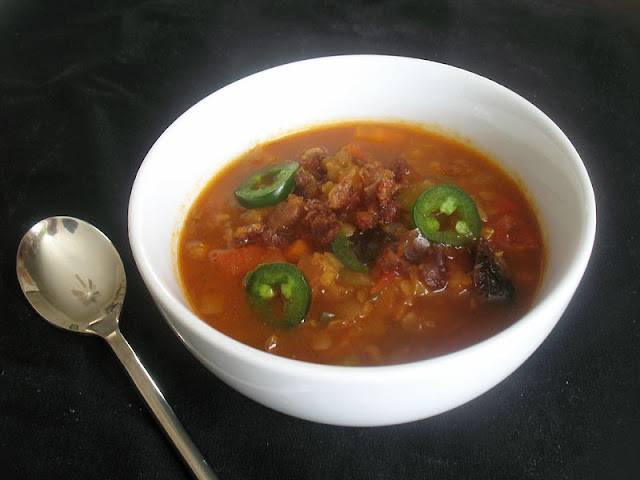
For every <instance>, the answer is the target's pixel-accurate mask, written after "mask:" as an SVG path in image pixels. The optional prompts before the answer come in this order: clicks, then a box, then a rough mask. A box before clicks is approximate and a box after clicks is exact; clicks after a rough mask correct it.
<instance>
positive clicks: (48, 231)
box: [17, 217, 217, 479]
mask: <svg viewBox="0 0 640 480" xmlns="http://www.w3.org/2000/svg"><path fill="white" fill-rule="evenodd" d="M17 273H18V281H19V282H20V287H21V288H22V291H23V292H24V294H25V296H26V297H27V300H29V302H30V303H31V305H32V306H33V308H35V309H36V311H37V312H38V313H39V314H40V315H42V317H43V318H44V319H45V320H47V321H48V322H50V323H52V324H53V325H55V326H57V327H60V328H63V329H66V330H70V331H72V332H79V333H90V334H94V335H99V336H100V337H102V338H104V339H105V340H106V341H107V343H108V344H109V345H110V346H111V348H113V351H114V352H115V353H116V355H117V356H118V358H119V359H120V361H121V362H122V364H123V365H124V367H125V368H126V370H127V372H129V375H130V376H131V378H132V379H133V382H134V383H135V384H136V386H137V387H138V390H140V393H141V394H142V396H143V397H144V399H145V400H146V401H147V404H148V405H149V407H150V408H151V410H152V411H153V413H154V414H155V415H156V417H157V419H158V421H159V422H160V424H161V425H162V426H163V428H164V429H165V432H166V433H167V435H168V436H169V438H170V439H171V440H172V441H173V443H174V445H175V447H176V448H177V449H178V451H179V452H180V453H181V454H182V456H183V458H184V460H185V461H186V463H187V464H188V465H189V467H190V468H191V470H192V471H193V473H194V475H195V476H196V478H198V479H215V478H217V477H216V475H215V473H213V471H212V470H211V468H210V467H209V465H208V464H207V462H206V460H205V459H204V457H203V456H202V454H201V453H200V452H199V451H198V448H197V447H196V446H195V444H194V443H193V441H192V440H191V438H189V435H188V434H187V432H186V431H185V430H184V428H183V427H182V425H181V424H180V421H179V420H178V418H177V417H176V415H175V413H173V410H172V409H171V407H170V406H169V404H168V403H167V401H166V400H165V398H164V396H163V395H162V392H160V390H159V389H158V386H157V385H156V384H155V382H154V381H153V379H152V378H151V376H150V375H149V374H148V373H147V371H146V370H145V368H144V367H143V366H142V364H141V363H140V360H138V357H137V356H136V354H135V352H134V351H133V350H132V348H131V346H130V345H129V344H128V343H127V341H126V340H125V339H124V337H123V336H122V334H121V333H120V329H119V328H118V319H119V315H120V310H121V309H122V303H123V301H124V294H125V289H126V283H127V282H126V278H125V273H124V266H123V265H122V260H121V259H120V255H118V252H117V251H116V249H115V247H114V246H113V244H112V243H111V242H110V241H109V239H108V238H107V237H106V236H105V235H104V234H103V233H102V232H101V231H100V230H98V229H97V228H95V227H94V226H93V225H91V224H89V223H87V222H84V221H82V220H78V219H76V218H72V217H51V218H47V219H45V220H42V221H40V222H38V223H36V224H35V225H34V226H33V227H31V229H30V230H29V231H28V232H27V233H26V234H25V235H24V237H23V238H22V241H21V242H20V246H19V247H18V257H17Z"/></svg>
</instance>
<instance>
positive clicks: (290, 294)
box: [244, 262, 311, 328]
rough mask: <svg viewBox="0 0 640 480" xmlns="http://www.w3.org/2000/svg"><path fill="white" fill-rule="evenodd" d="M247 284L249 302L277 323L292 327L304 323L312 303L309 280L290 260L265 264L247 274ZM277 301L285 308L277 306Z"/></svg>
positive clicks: (281, 325)
mask: <svg viewBox="0 0 640 480" xmlns="http://www.w3.org/2000/svg"><path fill="white" fill-rule="evenodd" d="M244 283H245V288H246V291H247V294H248V295H249V299H250V301H251V302H252V303H253V304H254V305H255V307H256V309H257V310H258V311H259V312H260V314H261V315H262V317H263V319H264V320H265V321H266V322H268V323H270V324H272V325H274V326H277V327H283V328H289V327H293V326H295V325H297V324H299V323H301V322H302V321H303V320H304V317H305V316H306V315H307V312H308V311H309V307H310V306H311V287H310V286H309V282H307V279H306V278H305V276H304V275H303V274H302V272H301V271H300V270H298V269H297V268H296V267H294V266H293V265H291V264H290V263H284V262H274V263H263V264H262V265H259V266H258V267H257V268H256V269H255V270H253V271H251V272H249V273H247V275H246V276H245V277H244ZM278 302H281V303H282V302H283V303H284V308H274V307H277V306H278V305H277V304H278ZM274 304H276V305H274Z"/></svg>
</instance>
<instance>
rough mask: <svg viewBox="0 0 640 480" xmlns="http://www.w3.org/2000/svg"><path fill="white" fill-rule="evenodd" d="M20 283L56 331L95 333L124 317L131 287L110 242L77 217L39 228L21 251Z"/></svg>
mask: <svg viewBox="0 0 640 480" xmlns="http://www.w3.org/2000/svg"><path fill="white" fill-rule="evenodd" d="M17 273H18V281H19V282H20V286H21V287H22V291H23V292H24V294H25V296H26V297H27V299H28V300H29V302H30V303H31V305H33V307H34V308H35V309H36V311H37V312H38V313H39V314H40V315H41V316H42V317H44V318H45V319H46V320H48V321H49V322H50V323H52V324H53V325H55V326H57V327H60V328H63V329H66V330H71V331H75V332H79V333H93V334H95V333H96V332H95V331H94V330H92V328H91V325H92V324H93V323H94V322H99V321H100V319H101V318H102V317H104V316H105V315H109V314H114V315H115V316H116V319H117V316H118V315H119V313H120V310H121V309H122V303H123V301H124V295H125V290H126V286H127V281H126V277H125V272H124V266H123V264H122V260H121V259H120V256H119V255H118V252H117V251H116V249H115V247H114V246H113V244H112V243H111V241H109V239H108V238H107V237H106V236H105V235H104V234H103V233H102V232H101V231H100V230H98V229H96V228H95V227H93V226H92V225H90V224H88V223H86V222H83V221H82V220H77V219H75V218H71V217H52V218H47V219H45V220H42V221H40V222H38V223H36V224H35V225H34V226H33V227H31V229H29V231H28V232H27V233H26V234H25V236H24V237H23V239H22V241H21V242H20V246H19V248H18V258H17Z"/></svg>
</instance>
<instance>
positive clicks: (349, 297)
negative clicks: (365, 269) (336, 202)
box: [178, 123, 545, 365]
mask: <svg viewBox="0 0 640 480" xmlns="http://www.w3.org/2000/svg"><path fill="white" fill-rule="evenodd" d="M345 145H346V146H348V148H349V151H350V152H355V153H354V155H355V156H358V155H359V156H361V157H366V158H367V161H372V160H375V161H377V162H379V163H380V164H382V165H383V166H385V167H389V168H391V165H392V162H393V161H395V159H398V158H401V159H403V160H404V161H405V162H406V165H407V166H408V168H409V170H408V172H409V173H408V175H407V182H408V183H407V184H405V185H403V186H402V187H401V188H398V190H397V191H396V192H395V194H394V196H395V197H396V198H401V197H402V195H405V196H406V195H407V194H406V193H404V194H403V192H407V191H409V190H408V189H410V188H411V187H410V186H411V185H417V184H420V183H421V182H424V181H425V180H426V181H428V182H429V183H433V184H443V183H446V184H451V185H455V186H457V187H458V188H460V189H462V190H464V191H465V192H466V193H467V194H469V195H470V196H471V197H472V198H473V200H474V202H475V203H476V205H477V207H478V210H479V213H480V216H481V219H482V226H483V229H482V237H484V238H485V239H486V240H487V241H488V244H489V245H490V246H491V248H492V249H493V251H494V252H495V254H496V256H497V257H498V258H499V259H500V262H502V263H503V264H504V265H505V269H506V272H507V273H508V276H509V278H510V280H511V282H512V284H513V287H514V290H515V295H514V298H513V299H511V300H509V301H490V300H487V299H486V298H484V297H483V296H482V295H478V292H477V291H475V290H474V288H473V281H472V279H471V276H470V275H471V274H470V272H471V270H472V269H473V261H472V260H471V259H470V253H469V251H468V250H467V249H464V248H461V247H444V250H443V251H444V252H445V254H446V258H447V262H446V264H447V276H446V285H445V286H444V287H443V288H437V289H434V288H429V287H426V286H425V284H424V282H421V281H420V279H419V278H418V277H417V276H416V267H414V266H411V265H410V266H409V267H408V268H405V269H404V270H398V271H390V272H389V271H382V270H381V268H379V265H378V263H373V264H371V265H370V271H369V274H368V275H364V274H357V273H355V272H353V271H350V270H349V269H348V268H346V267H344V265H341V263H340V261H339V260H337V259H336V258H335V256H334V255H332V253H331V246H328V247H327V246H326V245H325V246H322V247H318V246H317V245H314V240H313V238H312V236H311V235H310V234H309V232H305V231H304V229H303V228H302V227H300V228H298V227H296V229H294V231H293V234H292V235H290V236H287V237H286V238H285V240H284V241H282V242H281V243H280V244H278V245H276V246H272V245H269V246H267V247H265V246H264V245H261V244H260V242H259V241H253V240H249V241H246V242H244V243H242V245H238V241H237V239H234V232H236V231H237V229H238V228H239V227H242V226H243V225H247V224H253V223H254V222H256V221H258V222H261V221H262V222H264V219H265V218H268V215H269V213H270V210H272V209H273V208H275V207H267V208H262V209H254V210H248V209H246V208H243V207H241V206H240V205H239V203H238V201H237V200H236V198H235V196H234V191H235V189H236V188H238V186H240V185H241V184H242V183H243V182H244V181H245V180H246V179H247V178H249V177H251V176H252V175H253V174H255V172H256V171H257V170H259V169H262V168H264V167H266V166H269V165H275V164H279V163H283V162H291V161H297V159H298V158H300V155H301V154H302V153H303V152H305V151H306V150H307V149H309V148H310V147H323V148H324V149H325V150H326V152H328V155H333V154H334V153H335V152H337V151H339V150H340V149H341V148H343V147H344V146H345ZM354 161H355V162H356V163H358V162H360V160H358V159H356V160H354ZM330 187H331V185H329V186H326V185H325V190H327V191H325V192H323V193H322V194H321V195H324V196H325V197H326V195H327V192H328V190H329V189H330ZM296 193H297V192H296V191H294V194H296ZM339 219H340V221H341V222H346V223H353V215H352V212H350V211H349V210H348V209H347V210H345V211H344V212H341V213H340V214H339ZM381 228H384V229H387V230H393V231H394V232H398V231H399V232H404V231H408V230H410V229H412V228H413V226H412V224H411V220H410V216H409V213H408V212H407V208H406V206H405V208H403V209H402V210H401V211H400V212H399V213H398V215H397V217H396V218H394V220H393V221H392V222H389V223H388V224H384V225H382V226H381ZM272 261H285V262H289V263H292V264H293V265H296V266H298V268H299V269H300V270H301V271H302V272H303V274H305V276H306V277H307V279H308V281H309V283H310V285H311V288H312V294H313V297H312V298H313V299H312V303H311V308H310V310H309V313H308V314H307V315H306V317H305V319H304V321H303V322H302V323H300V324H298V325H296V326H294V327H292V328H288V329H287V328H281V327H275V326H272V325H269V324H268V323H267V322H265V321H264V320H262V319H261V318H260V315H258V314H257V313H256V311H255V310H254V308H253V307H252V306H251V304H250V302H248V299H247V293H246V291H245V287H244V284H243V277H244V275H245V274H246V273H247V272H248V271H249V270H252V269H254V268H255V267H256V266H257V265H258V264H260V263H268V262H272ZM544 261H545V255H544V246H543V241H542V235H541V230H540V226H539V224H538V221H537V218H536V215H535V212H534V209H533V206H532V205H531V204H530V203H529V202H528V200H527V198H526V195H525V194H524V192H523V190H522V189H521V188H520V187H519V185H518V184H517V183H516V182H515V181H514V180H513V179H511V178H510V177H509V176H508V175H507V174H506V173H505V172H504V171H502V170H501V169H500V168H499V167H498V166H497V165H496V164H494V163H493V162H492V161H490V160H489V159H488V158H487V157H485V156H484V155H482V154H480V153H479V152H477V151H475V150H473V149H472V148H470V147H469V146H467V145H464V144H462V143H460V142H458V141H456V140H453V139H451V138H447V137H444V136H442V135H440V134H436V133H432V132H429V131H426V130H424V129H421V128H418V127H415V126H407V125H400V124H386V123H353V124H338V125H330V126H323V127H317V128H312V129H310V130H308V131H303V132H300V133H295V134H293V135H290V136H286V137H284V138H280V139H277V140H274V141H271V142H268V143H265V144H263V145H259V146H258V147H256V148H254V149H252V150H251V151H250V152H248V153H246V154H245V155H243V156H241V157H240V158H238V159H237V160H235V161H234V162H232V163H231V164H230V165H228V166H227V167H225V168H224V169H223V170H222V171H221V172H220V173H218V174H217V175H216V176H215V178H213V179H212V180H211V181H210V182H209V183H208V185H207V186H206V187H205V188H204V189H203V191H202V192H201V193H200V195H199V196H198V198H197V200H196V201H195V203H194V204H193V205H192V207H191V208H190V211H189V213H188V215H187V218H186V220H185V222H184V225H183V228H182V231H181V235H180V239H179V247H178V269H179V275H180V279H181V283H182V287H183V289H184V292H185V294H186V296H187V299H188V301H189V303H190V304H191V306H192V308H193V310H194V311H195V312H196V314H197V315H198V316H199V317H200V318H201V319H202V320H203V321H205V322H207V323H208V324H209V325H211V326H212V327H213V328H215V329H217V330H219V331H220V332H222V333H224V334H226V335H228V336H230V337H232V338H234V339H236V340H238V341H240V342H242V343H245V344H247V345H250V346H252V347H254V348H257V349H260V350H263V351H267V352H271V353H273V354H277V355H281V356H285V357H289V358H293V359H298V360H303V361H308V362H316V363H325V364H337V365H383V364H395V363H403V362H411V361H416V360H421V359H426V358H431V357H434V356H438V355H442V354H445V353H449V352H452V351H455V350H459V349H462V348H464V347H467V346H469V345H472V344H474V343H476V342H479V341H481V340H483V339H486V338H488V337H490V336H492V335H494V334H496V333H497V332H499V331H501V330H503V329H505V328H506V327H508V326H509V325H511V324H513V323H514V322H516V321H517V320H518V319H519V318H520V317H522V315H523V314H524V313H526V311H527V310H528V309H529V308H530V306H531V304H532V302H533V300H534V297H535V295H536V292H537V290H538V287H539V285H540V283H541V279H542V274H543V267H544Z"/></svg>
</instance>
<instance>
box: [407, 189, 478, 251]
mask: <svg viewBox="0 0 640 480" xmlns="http://www.w3.org/2000/svg"><path fill="white" fill-rule="evenodd" d="M455 212H457V214H458V220H457V221H456V222H455V226H454V227H453V228H452V229H449V230H440V221H439V220H438V216H440V218H442V215H445V216H446V217H449V216H451V215H452V214H453V213H455ZM411 216H412V218H413V223H414V224H415V226H416V227H418V229H419V230H420V233H422V235H423V236H424V237H426V238H427V239H429V240H431V241H433V242H438V243H443V244H445V245H452V246H454V247H460V246H464V245H467V244H469V243H471V242H472V241H473V240H475V239H476V238H478V237H479V236H480V232H481V231H482V221H481V220H480V215H479V214H478V207H476V204H475V203H474V201H473V200H472V199H471V197H470V196H469V195H467V194H466V193H465V192H463V191H462V190H460V189H459V188H457V187H454V186H453V185H436V186H434V187H431V188H430V189H428V190H426V191H425V192H424V193H422V195H420V196H419V197H418V199H417V200H416V201H415V203H414V204H413V208H412V209H411Z"/></svg>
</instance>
